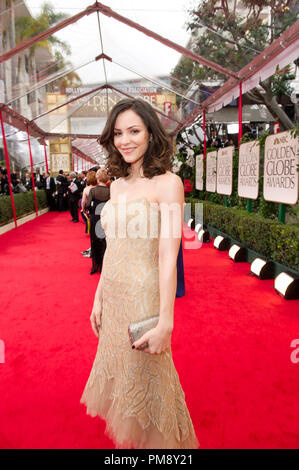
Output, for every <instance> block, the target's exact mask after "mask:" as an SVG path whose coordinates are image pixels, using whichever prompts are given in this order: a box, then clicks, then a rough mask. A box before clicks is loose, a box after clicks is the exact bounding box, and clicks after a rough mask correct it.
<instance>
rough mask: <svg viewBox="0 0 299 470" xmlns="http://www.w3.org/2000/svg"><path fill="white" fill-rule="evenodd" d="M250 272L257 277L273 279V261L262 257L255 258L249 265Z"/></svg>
mask: <svg viewBox="0 0 299 470" xmlns="http://www.w3.org/2000/svg"><path fill="white" fill-rule="evenodd" d="M250 274H253V275H254V276H256V277H258V278H259V279H273V278H274V263H273V262H272V261H266V260H264V259H262V258H255V260H253V262H252V263H251V266H250Z"/></svg>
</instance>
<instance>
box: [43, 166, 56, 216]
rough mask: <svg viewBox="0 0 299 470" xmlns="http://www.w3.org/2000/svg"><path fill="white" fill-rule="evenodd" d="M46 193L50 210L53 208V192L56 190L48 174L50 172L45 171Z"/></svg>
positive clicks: (52, 179)
mask: <svg viewBox="0 0 299 470" xmlns="http://www.w3.org/2000/svg"><path fill="white" fill-rule="evenodd" d="M45 189H46V195H47V203H48V206H49V208H50V211H54V210H55V199H54V193H55V191H56V184H55V181H54V178H53V177H52V176H50V173H49V172H47V173H46V188H45Z"/></svg>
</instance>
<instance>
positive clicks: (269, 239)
mask: <svg viewBox="0 0 299 470" xmlns="http://www.w3.org/2000/svg"><path fill="white" fill-rule="evenodd" d="M185 201H186V203H191V214H192V216H193V217H194V204H195V203H202V204H203V219H204V223H205V224H208V225H211V226H212V227H214V228H216V229H218V230H220V231H222V232H224V233H226V234H227V235H230V236H231V237H232V238H234V239H235V240H237V241H239V242H240V243H242V244H243V245H245V246H246V247H248V248H251V249H252V250H254V251H257V252H258V253H260V254H262V255H264V256H266V257H268V258H270V259H272V260H273V261H277V262H278V263H281V264H284V265H286V266H289V267H290V268H291V269H294V270H295V271H298V270H299V227H298V224H297V225H293V224H287V225H285V224H283V223H281V222H278V221H276V220H272V219H266V218H263V217H262V216H260V215H258V214H256V213H249V212H247V211H246V210H240V209H237V208H234V207H225V206H222V205H220V204H215V203H213V202H210V201H202V200H200V199H195V198H186V199H185Z"/></svg>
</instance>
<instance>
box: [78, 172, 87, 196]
mask: <svg viewBox="0 0 299 470" xmlns="http://www.w3.org/2000/svg"><path fill="white" fill-rule="evenodd" d="M86 175H87V171H85V170H84V171H81V173H80V175H79V178H80V180H81V188H82V191H83V189H84V188H85V187H86Z"/></svg>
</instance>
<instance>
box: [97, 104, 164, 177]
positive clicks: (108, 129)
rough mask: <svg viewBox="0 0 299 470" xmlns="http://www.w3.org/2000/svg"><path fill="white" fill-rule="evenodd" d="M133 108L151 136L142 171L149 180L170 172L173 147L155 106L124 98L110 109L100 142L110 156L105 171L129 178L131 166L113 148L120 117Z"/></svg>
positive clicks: (112, 174)
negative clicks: (116, 126)
mask: <svg viewBox="0 0 299 470" xmlns="http://www.w3.org/2000/svg"><path fill="white" fill-rule="evenodd" d="M128 109H132V111H134V112H135V113H136V114H138V116H140V117H141V119H142V121H143V122H144V124H145V126H146V127H147V130H148V132H149V135H150V136H152V137H151V140H150V141H149V143H148V148H147V150H146V152H145V154H144V158H143V163H142V169H143V175H144V176H145V177H146V178H152V177H153V176H156V175H162V174H164V173H166V171H167V170H171V167H172V165H171V156H172V144H171V140H170V138H169V136H168V135H167V133H166V131H165V129H164V127H163V126H162V124H161V122H160V120H159V118H158V116H157V114H156V113H155V111H154V109H153V108H152V106H151V105H150V104H149V103H147V102H146V101H144V100H142V99H133V98H129V99H124V100H121V101H119V102H118V103H117V104H116V105H115V106H114V107H113V108H112V110H111V112H110V114H109V116H108V119H107V122H106V125H105V128H104V130H103V132H102V134H101V136H100V137H99V139H98V142H99V143H100V144H101V145H102V146H103V148H104V149H105V151H106V153H107V158H106V164H105V168H106V170H107V172H108V173H109V175H111V176H116V177H120V176H128V175H129V174H130V172H129V168H130V166H131V164H130V163H126V162H125V161H124V159H123V157H122V156H121V154H120V153H119V151H118V150H117V149H116V147H115V146H114V143H113V142H114V127H115V121H116V118H117V116H118V115H119V114H120V113H123V112H124V111H127V110H128Z"/></svg>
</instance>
